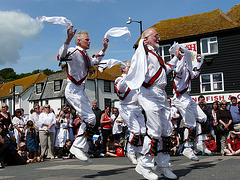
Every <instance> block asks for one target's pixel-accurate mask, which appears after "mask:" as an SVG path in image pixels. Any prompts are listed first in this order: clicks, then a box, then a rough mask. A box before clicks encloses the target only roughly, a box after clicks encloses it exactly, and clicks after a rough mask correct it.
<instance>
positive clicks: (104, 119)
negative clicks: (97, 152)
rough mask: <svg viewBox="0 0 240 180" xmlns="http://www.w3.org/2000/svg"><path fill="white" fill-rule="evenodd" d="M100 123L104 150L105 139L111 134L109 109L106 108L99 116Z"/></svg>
mask: <svg viewBox="0 0 240 180" xmlns="http://www.w3.org/2000/svg"><path fill="white" fill-rule="evenodd" d="M100 123H101V125H102V135H103V146H104V149H106V144H107V138H108V136H109V135H110V134H112V123H113V120H112V119H111V118H110V107H108V106H106V108H105V112H104V113H103V114H102V116H101V120H100Z"/></svg>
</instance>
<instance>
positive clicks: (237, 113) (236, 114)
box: [227, 96, 240, 132]
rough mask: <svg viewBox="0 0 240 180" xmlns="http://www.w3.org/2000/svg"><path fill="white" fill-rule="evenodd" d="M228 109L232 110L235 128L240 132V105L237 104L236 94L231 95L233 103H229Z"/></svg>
mask: <svg viewBox="0 0 240 180" xmlns="http://www.w3.org/2000/svg"><path fill="white" fill-rule="evenodd" d="M227 109H228V110H230V112H231V115H232V120H233V128H234V130H235V131H238V132H240V105H238V104H237V98H236V97H235V96H232V97H231V104H230V105H228V107H227Z"/></svg>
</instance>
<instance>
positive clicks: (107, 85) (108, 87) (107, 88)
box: [104, 81, 111, 92]
mask: <svg viewBox="0 0 240 180" xmlns="http://www.w3.org/2000/svg"><path fill="white" fill-rule="evenodd" d="M104 92H111V81H104Z"/></svg>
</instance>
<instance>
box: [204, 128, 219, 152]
mask: <svg viewBox="0 0 240 180" xmlns="http://www.w3.org/2000/svg"><path fill="white" fill-rule="evenodd" d="M206 136H207V140H206V141H205V146H206V148H207V149H208V150H209V151H211V154H208V155H217V152H216V151H217V143H216V142H215V141H214V137H213V135H212V134H211V133H207V134H206Z"/></svg>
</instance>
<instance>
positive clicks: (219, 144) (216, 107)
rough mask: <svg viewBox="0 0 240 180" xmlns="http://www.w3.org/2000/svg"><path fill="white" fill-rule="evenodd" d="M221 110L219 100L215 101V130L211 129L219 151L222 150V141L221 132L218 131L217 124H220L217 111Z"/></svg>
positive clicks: (213, 110) (213, 113)
mask: <svg viewBox="0 0 240 180" xmlns="http://www.w3.org/2000/svg"><path fill="white" fill-rule="evenodd" d="M218 110H219V108H218V101H215V102H213V104H212V117H213V131H211V133H212V135H213V137H214V139H215V141H216V143H217V152H221V148H220V147H221V143H220V134H219V132H218V131H217V125H218V120H217V111H218Z"/></svg>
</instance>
